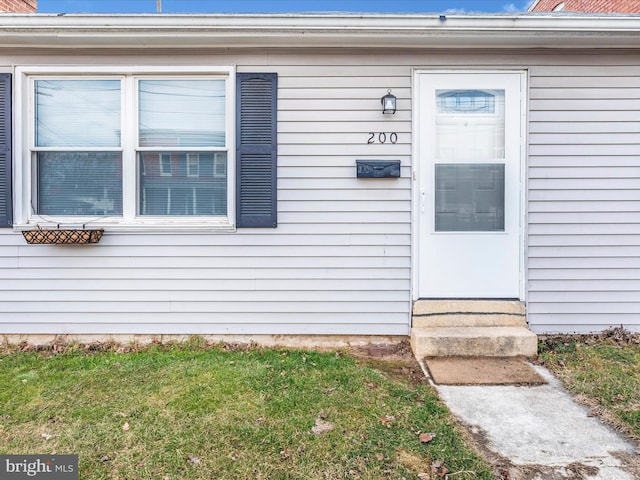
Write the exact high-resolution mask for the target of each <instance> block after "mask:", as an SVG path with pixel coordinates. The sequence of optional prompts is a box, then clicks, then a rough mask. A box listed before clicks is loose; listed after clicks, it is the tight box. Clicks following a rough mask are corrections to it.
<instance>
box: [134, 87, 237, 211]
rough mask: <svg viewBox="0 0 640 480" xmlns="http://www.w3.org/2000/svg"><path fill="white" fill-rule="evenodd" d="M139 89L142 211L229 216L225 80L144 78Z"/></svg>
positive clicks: (140, 202)
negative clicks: (154, 166)
mask: <svg viewBox="0 0 640 480" xmlns="http://www.w3.org/2000/svg"><path fill="white" fill-rule="evenodd" d="M137 88H138V148H137V157H138V164H139V167H138V172H139V174H138V178H139V180H138V181H139V200H138V205H139V207H138V208H139V212H138V213H139V214H140V215H155V216H166V215H171V216H190V215H205V216H218V215H220V216H223V215H227V175H226V162H227V153H226V143H225V139H226V132H225V125H226V118H225V116H226V112H225V105H226V98H225V89H226V86H225V80H223V79H139V80H138V82H137ZM154 164H155V165H157V167H156V168H153V167H152V166H153V165H154ZM214 165H216V166H217V168H214ZM143 166H144V168H143ZM169 172H170V173H169ZM220 172H224V174H223V175H222V174H220ZM214 173H215V174H214Z"/></svg>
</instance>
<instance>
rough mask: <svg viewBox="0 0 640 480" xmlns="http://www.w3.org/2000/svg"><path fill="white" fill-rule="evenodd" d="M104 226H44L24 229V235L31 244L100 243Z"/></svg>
mask: <svg viewBox="0 0 640 480" xmlns="http://www.w3.org/2000/svg"><path fill="white" fill-rule="evenodd" d="M103 233H104V229H103V228H85V227H84V226H83V227H82V228H60V227H58V228H42V227H36V228H34V229H31V230H23V231H22V236H23V237H24V239H25V240H26V241H27V243H28V244H30V245H88V244H92V243H98V242H99V241H100V239H101V238H102V234H103Z"/></svg>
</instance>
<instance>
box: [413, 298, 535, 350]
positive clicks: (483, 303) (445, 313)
mask: <svg viewBox="0 0 640 480" xmlns="http://www.w3.org/2000/svg"><path fill="white" fill-rule="evenodd" d="M411 347H412V348H413V353H414V355H415V356H416V358H419V359H422V358H424V357H444V356H476V357H477V356H483V357H514V356H527V357H530V356H535V355H536V354H537V351H538V338H537V336H536V335H535V334H534V333H533V332H531V331H530V330H529V329H528V328H527V321H526V317H525V305H524V303H522V302H518V301H511V300H419V301H417V302H416V303H415V304H414V307H413V327H412V329H411Z"/></svg>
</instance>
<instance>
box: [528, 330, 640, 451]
mask: <svg viewBox="0 0 640 480" xmlns="http://www.w3.org/2000/svg"><path fill="white" fill-rule="evenodd" d="M540 359H541V360H542V361H543V362H544V364H545V366H546V367H548V368H549V369H551V370H552V371H553V372H554V373H555V374H556V375H557V376H558V377H560V378H561V379H562V380H563V382H564V384H565V385H566V387H567V388H568V389H569V390H571V391H572V392H574V393H576V394H580V395H582V396H583V397H584V398H585V400H586V401H587V403H588V404H589V405H590V406H592V407H593V408H594V414H598V415H602V416H603V417H604V418H605V419H607V420H610V421H612V422H613V423H615V424H617V425H618V426H619V427H621V428H622V429H623V430H624V431H625V432H626V433H627V434H629V435H631V436H633V437H635V438H636V439H640V334H636V335H633V334H629V333H628V332H627V333H625V332H624V331H620V330H613V331H609V332H605V333H604V334H602V335H600V336H597V337H589V336H583V337H580V336H576V337H557V338H550V339H548V340H547V341H546V342H544V343H543V344H542V345H541V353H540Z"/></svg>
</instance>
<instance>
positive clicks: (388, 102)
mask: <svg viewBox="0 0 640 480" xmlns="http://www.w3.org/2000/svg"><path fill="white" fill-rule="evenodd" d="M381 101H382V113H385V114H386V113H390V114H392V115H393V114H394V113H396V96H395V95H393V94H392V93H391V89H389V90H387V94H386V95H385V96H384V97H382V99H381Z"/></svg>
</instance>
